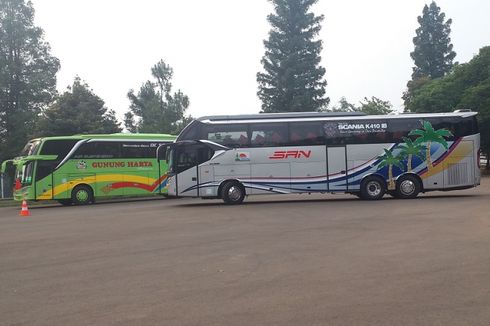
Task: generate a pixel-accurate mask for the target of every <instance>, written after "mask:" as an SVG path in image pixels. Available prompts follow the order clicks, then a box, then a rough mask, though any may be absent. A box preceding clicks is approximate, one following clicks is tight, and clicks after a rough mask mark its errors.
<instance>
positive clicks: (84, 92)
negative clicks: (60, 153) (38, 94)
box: [37, 77, 121, 136]
mask: <svg viewBox="0 0 490 326" xmlns="http://www.w3.org/2000/svg"><path fill="white" fill-rule="evenodd" d="M120 124H121V123H120V122H118V121H117V118H116V114H115V112H114V111H113V110H108V109H107V108H106V107H105V105H104V101H103V100H102V99H101V98H100V97H98V96H97V95H95V94H94V92H93V91H92V90H91V89H90V87H89V86H88V85H87V83H85V82H82V81H81V79H80V77H75V80H74V81H73V85H72V86H71V87H70V86H68V90H67V91H66V92H64V93H63V94H62V95H60V96H59V97H58V98H57V99H56V101H55V102H54V104H53V105H52V106H51V107H49V108H48V109H46V110H44V112H43V114H42V116H41V118H40V120H39V124H38V127H37V133H38V135H39V136H61V135H73V134H87V133H90V134H95V133H114V132H120V131H121V128H120Z"/></svg>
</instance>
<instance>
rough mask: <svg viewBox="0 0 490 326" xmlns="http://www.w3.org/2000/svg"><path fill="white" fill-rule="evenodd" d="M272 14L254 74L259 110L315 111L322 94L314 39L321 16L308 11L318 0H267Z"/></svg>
mask: <svg viewBox="0 0 490 326" xmlns="http://www.w3.org/2000/svg"><path fill="white" fill-rule="evenodd" d="M270 1H271V2H272V3H273V5H274V10H275V13H274V14H270V15H269V16H268V18H267V19H268V21H269V23H270V24H271V27H272V28H271V30H270V32H269V38H268V40H264V45H265V48H266V51H265V55H264V57H263V58H262V60H261V63H262V65H263V68H264V72H259V73H257V82H258V84H259V91H258V92H257V95H258V96H259V98H260V99H261V101H262V112H291V111H319V110H322V109H324V108H325V107H326V106H327V105H328V103H329V98H328V97H325V87H326V85H327V82H326V81H325V80H324V79H323V77H324V75H325V68H323V67H322V66H320V61H321V57H320V52H321V50H322V41H321V40H315V37H316V36H317V35H318V33H319V32H320V29H321V25H320V23H321V22H322V21H323V19H324V16H323V15H320V16H315V15H314V14H313V13H311V12H310V11H309V9H310V7H311V6H312V5H314V4H315V3H316V2H317V1H318V0H270Z"/></svg>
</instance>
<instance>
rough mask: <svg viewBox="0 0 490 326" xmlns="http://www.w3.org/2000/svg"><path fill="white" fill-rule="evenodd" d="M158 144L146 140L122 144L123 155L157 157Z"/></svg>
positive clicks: (128, 156)
mask: <svg viewBox="0 0 490 326" xmlns="http://www.w3.org/2000/svg"><path fill="white" fill-rule="evenodd" d="M157 147H158V144H155V143H145V142H128V143H122V144H121V157H124V158H155V157H156V150H157Z"/></svg>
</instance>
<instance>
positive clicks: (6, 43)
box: [0, 0, 60, 161]
mask: <svg viewBox="0 0 490 326" xmlns="http://www.w3.org/2000/svg"><path fill="white" fill-rule="evenodd" d="M43 34H44V33H43V30H42V29H41V28H39V27H36V26H34V8H33V7H32V3H31V2H30V1H29V2H27V3H26V2H25V1H24V0H1V1H0V161H2V160H4V159H7V158H11V157H13V156H15V155H16V154H18V153H19V151H20V150H21V149H22V146H23V145H24V144H25V143H26V141H27V139H28V138H29V137H30V136H31V135H30V132H31V131H32V130H33V129H34V125H35V123H36V119H37V116H38V114H39V112H40V111H41V110H42V109H43V108H45V107H46V106H47V105H48V104H49V103H50V102H51V101H52V99H53V97H54V96H55V95H56V73H57V71H58V70H59V67H60V65H59V61H58V59H57V58H55V57H53V56H52V55H51V54H50V52H51V49H50V46H49V44H48V43H47V42H45V41H44V38H43Z"/></svg>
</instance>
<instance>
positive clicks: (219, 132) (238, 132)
mask: <svg viewBox="0 0 490 326" xmlns="http://www.w3.org/2000/svg"><path fill="white" fill-rule="evenodd" d="M205 139H207V140H209V141H212V142H215V143H218V144H222V145H224V146H228V147H233V148H235V147H247V146H248V143H249V142H248V126H247V125H246V124H237V125H225V124H216V125H208V126H207V130H206V135H205Z"/></svg>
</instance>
